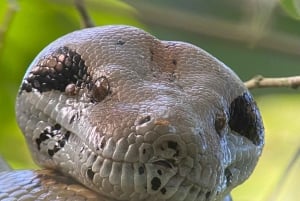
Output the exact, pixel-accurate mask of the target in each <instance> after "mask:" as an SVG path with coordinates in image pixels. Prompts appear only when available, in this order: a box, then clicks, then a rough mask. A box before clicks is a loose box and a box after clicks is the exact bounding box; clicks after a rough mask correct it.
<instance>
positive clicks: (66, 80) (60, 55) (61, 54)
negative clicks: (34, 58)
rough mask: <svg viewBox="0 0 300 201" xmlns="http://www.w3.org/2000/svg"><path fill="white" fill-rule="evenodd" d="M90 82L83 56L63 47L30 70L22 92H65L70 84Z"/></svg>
mask: <svg viewBox="0 0 300 201" xmlns="http://www.w3.org/2000/svg"><path fill="white" fill-rule="evenodd" d="M88 80H89V74H88V72H87V67H86V66H85V62H84V60H83V59H82V58H81V56H80V55H79V54H78V53H76V52H75V51H73V50H71V49H69V48H68V47H61V48H59V49H57V50H56V51H55V52H53V53H52V54H51V55H48V56H47V57H44V58H42V59H41V60H40V61H39V62H38V63H37V64H36V66H34V67H32V68H31V69H30V72H29V73H28V75H27V77H25V78H24V81H23V83H22V86H21V91H20V92H22V91H26V92H31V91H32V90H33V89H36V90H38V91H39V92H46V91H50V90H59V91H61V92H63V91H65V89H66V87H67V86H68V85H69V84H72V83H73V84H78V83H81V84H82V83H85V82H88ZM78 81H79V82H78ZM77 87H80V86H77Z"/></svg>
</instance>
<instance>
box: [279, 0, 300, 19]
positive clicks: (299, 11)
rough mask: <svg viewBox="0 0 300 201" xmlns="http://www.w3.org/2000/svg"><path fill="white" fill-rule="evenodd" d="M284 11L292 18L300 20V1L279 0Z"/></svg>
mask: <svg viewBox="0 0 300 201" xmlns="http://www.w3.org/2000/svg"><path fill="white" fill-rule="evenodd" d="M280 3H281V6H282V8H283V10H285V12H286V13H287V14H288V15H289V16H291V17H292V18H295V19H298V20H300V1H299V0H280Z"/></svg>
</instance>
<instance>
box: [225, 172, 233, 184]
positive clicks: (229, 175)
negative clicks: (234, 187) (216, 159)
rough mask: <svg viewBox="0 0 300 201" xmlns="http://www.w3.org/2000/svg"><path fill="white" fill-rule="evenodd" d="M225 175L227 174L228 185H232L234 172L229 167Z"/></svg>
mask: <svg viewBox="0 0 300 201" xmlns="http://www.w3.org/2000/svg"><path fill="white" fill-rule="evenodd" d="M224 175H225V178H226V186H230V185H231V183H232V176H233V175H232V172H231V171H230V169H229V168H226V169H225V171H224Z"/></svg>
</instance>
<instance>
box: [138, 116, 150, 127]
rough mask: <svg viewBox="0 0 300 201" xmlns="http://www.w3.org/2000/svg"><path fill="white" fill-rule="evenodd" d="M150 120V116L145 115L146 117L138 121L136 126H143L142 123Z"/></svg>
mask: <svg viewBox="0 0 300 201" xmlns="http://www.w3.org/2000/svg"><path fill="white" fill-rule="evenodd" d="M150 120H151V116H150V115H147V116H145V117H143V118H141V119H139V120H138V123H137V124H138V125H142V124H144V123H147V122H149V121H150Z"/></svg>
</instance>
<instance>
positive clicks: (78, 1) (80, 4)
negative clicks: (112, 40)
mask: <svg viewBox="0 0 300 201" xmlns="http://www.w3.org/2000/svg"><path fill="white" fill-rule="evenodd" d="M74 4H75V7H76V9H77V11H78V12H79V14H80V16H81V19H82V22H83V26H84V28H88V27H94V26H95V24H94V22H93V20H92V18H91V17H90V15H89V13H88V12H87V10H86V7H85V3H84V0H74Z"/></svg>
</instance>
